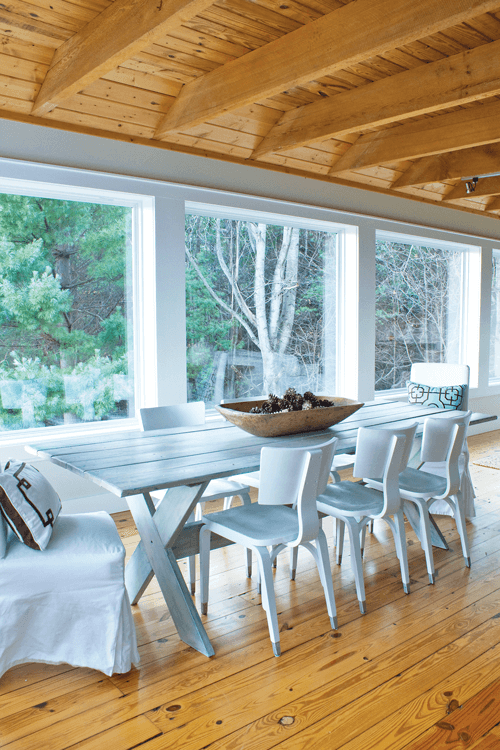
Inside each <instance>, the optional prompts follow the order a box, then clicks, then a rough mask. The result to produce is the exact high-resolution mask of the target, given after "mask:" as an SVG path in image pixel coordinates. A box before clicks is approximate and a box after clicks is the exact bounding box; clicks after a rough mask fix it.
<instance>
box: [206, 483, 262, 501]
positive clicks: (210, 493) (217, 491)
mask: <svg viewBox="0 0 500 750" xmlns="http://www.w3.org/2000/svg"><path fill="white" fill-rule="evenodd" d="M249 490H250V487H249V486H248V484H242V483H241V482H234V481H233V480H230V479H211V480H210V482H209V483H208V486H207V488H206V490H205V492H204V493H203V495H202V498H201V499H202V502H206V501H208V500H212V499H213V500H218V499H220V498H222V497H233V495H239V494H240V493H241V492H249Z"/></svg>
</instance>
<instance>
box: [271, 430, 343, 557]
mask: <svg viewBox="0 0 500 750" xmlns="http://www.w3.org/2000/svg"><path fill="white" fill-rule="evenodd" d="M336 443H337V438H331V439H330V440H328V442H326V443H322V444H321V445H318V446H310V447H305V448H304V447H301V448H281V447H278V446H277V447H274V446H264V448H262V450H261V453H260V487H259V498H258V502H259V504H261V505H293V506H295V507H296V508H297V513H298V517H299V535H298V537H297V539H296V540H295V541H294V544H300V543H302V542H304V541H308V540H310V539H314V538H315V537H316V536H317V535H318V529H319V517H318V511H317V507H316V498H317V497H318V495H320V494H321V493H322V492H324V490H325V488H326V485H327V483H328V476H329V473H330V467H331V465H332V460H333V454H334V452H335V445H336Z"/></svg>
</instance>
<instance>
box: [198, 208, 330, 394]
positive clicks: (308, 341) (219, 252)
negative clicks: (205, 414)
mask: <svg viewBox="0 0 500 750" xmlns="http://www.w3.org/2000/svg"><path fill="white" fill-rule="evenodd" d="M252 218H253V217H252ZM336 259H337V235H336V233H335V232H328V231H319V230H315V229H310V228H305V227H304V226H300V225H299V226H293V225H290V226H283V225H281V224H278V223H277V222H276V223H274V222H271V221H267V222H264V221H262V220H259V219H256V220H242V219H240V218H238V219H234V218H223V217H220V216H209V215H200V214H198V213H192V214H188V215H187V216H186V316H187V369H188V373H187V374H188V400H189V401H197V400H203V401H205V402H206V403H207V405H213V404H215V403H220V401H221V400H222V399H226V400H228V399H231V398H244V397H248V398H250V397H252V396H256V397H259V396H261V395H267V394H269V393H275V394H277V395H280V396H281V395H282V394H283V393H284V391H285V390H286V389H287V388H289V387H293V388H295V389H296V390H297V391H298V392H303V391H306V390H311V391H313V392H316V393H330V394H333V393H335V361H336V334H335V320H336V273H337V271H336Z"/></svg>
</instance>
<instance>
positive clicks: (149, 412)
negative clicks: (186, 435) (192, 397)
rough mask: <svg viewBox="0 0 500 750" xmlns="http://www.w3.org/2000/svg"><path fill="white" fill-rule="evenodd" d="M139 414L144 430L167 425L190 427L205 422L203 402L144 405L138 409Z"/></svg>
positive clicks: (158, 428)
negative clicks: (144, 406)
mask: <svg viewBox="0 0 500 750" xmlns="http://www.w3.org/2000/svg"><path fill="white" fill-rule="evenodd" d="M139 416H140V420H141V427H142V429H143V430H144V431H146V430H161V429H162V428H163V429H165V428H167V427H192V426H195V425H199V424H205V403H204V401H194V402H193V403H191V404H174V405H173V406H152V407H146V408H144V409H141V410H140V412H139Z"/></svg>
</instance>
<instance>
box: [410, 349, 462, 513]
mask: <svg viewBox="0 0 500 750" xmlns="http://www.w3.org/2000/svg"><path fill="white" fill-rule="evenodd" d="M469 383H470V368H469V366H468V365H460V364H455V363H448V362H415V363H414V364H412V366H411V371H410V382H409V383H408V401H409V402H410V403H423V404H425V405H429V404H431V405H433V406H435V407H436V410H437V411H439V412H440V411H442V410H445V411H446V412H448V411H450V412H451V413H453V411H456V410H460V411H464V412H466V411H468V409H469ZM419 468H423V469H424V470H425V471H428V472H429V473H432V474H438V475H439V476H442V477H444V476H445V475H446V467H445V465H444V463H441V464H438V463H432V465H429V466H420V467H419ZM459 469H460V477H461V482H460V490H459V492H460V494H461V495H462V497H463V506H464V511H465V515H466V516H467V517H468V518H472V517H473V516H475V515H476V511H475V508H474V499H475V496H476V495H475V492H474V485H473V484H472V478H471V475H470V472H469V450H468V448H467V442H465V443H464V448H463V451H462V453H461V455H460V459H459ZM433 513H435V514H442V515H451V510H450V507H449V506H448V504H447V503H446V502H445V501H438V502H437V503H435V504H434V507H433Z"/></svg>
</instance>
